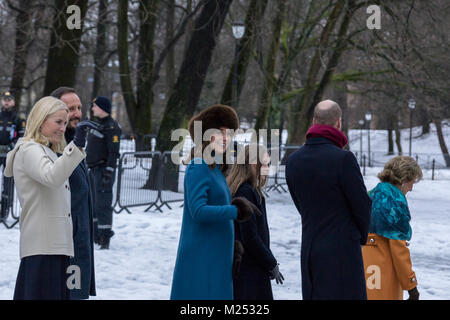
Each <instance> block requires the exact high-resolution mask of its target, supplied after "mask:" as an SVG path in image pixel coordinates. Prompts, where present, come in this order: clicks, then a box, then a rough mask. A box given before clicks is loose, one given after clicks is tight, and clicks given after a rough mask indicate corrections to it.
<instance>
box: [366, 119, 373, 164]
mask: <svg viewBox="0 0 450 320" xmlns="http://www.w3.org/2000/svg"><path fill="white" fill-rule="evenodd" d="M370 120H372V114H371V113H370V112H367V113H366V121H367V128H368V131H367V147H368V148H367V149H368V151H367V153H368V157H367V162H368V166H369V167H370Z"/></svg>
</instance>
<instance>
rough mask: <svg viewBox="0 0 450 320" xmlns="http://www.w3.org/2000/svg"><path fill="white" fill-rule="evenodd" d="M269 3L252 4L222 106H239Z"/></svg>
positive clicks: (261, 0)
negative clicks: (234, 94) (234, 92)
mask: <svg viewBox="0 0 450 320" xmlns="http://www.w3.org/2000/svg"><path fill="white" fill-rule="evenodd" d="M267 2H268V0H251V2H250V5H249V8H248V11H247V16H246V18H245V33H244V36H243V37H242V39H241V40H240V41H239V43H238V45H237V46H238V48H237V50H238V52H239V55H238V56H237V57H236V56H235V59H234V60H233V64H232V65H231V68H230V71H229V72H228V77H227V80H226V82H225V87H224V88H223V92H222V98H221V99H220V101H221V103H222V104H225V105H230V106H231V105H232V106H234V107H235V108H236V107H237V106H238V105H239V103H238V102H239V96H240V94H241V92H242V88H243V87H244V83H245V79H246V77H245V75H246V73H247V67H248V64H249V61H250V57H251V55H252V50H253V46H254V42H255V37H256V33H257V30H258V25H259V23H260V22H261V20H262V19H263V17H264V11H265V10H266V6H267ZM236 64H237V68H236ZM236 69H237V71H236ZM235 72H237V75H236V77H237V84H236V100H237V101H233V79H234V76H235Z"/></svg>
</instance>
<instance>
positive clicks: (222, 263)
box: [170, 105, 253, 300]
mask: <svg viewBox="0 0 450 320" xmlns="http://www.w3.org/2000/svg"><path fill="white" fill-rule="evenodd" d="M194 122H195V123H194ZM194 125H195V126H194ZM237 128H238V117H237V114H236V112H235V111H234V110H233V109H232V108H231V107H228V106H224V105H214V106H212V107H209V108H207V109H205V110H203V111H202V112H200V114H198V115H197V116H195V117H193V118H192V119H191V121H190V123H189V132H190V134H191V137H193V138H194V142H196V145H197V146H200V145H201V146H202V148H201V149H200V148H199V149H200V151H202V154H201V156H200V157H197V154H196V153H195V150H194V149H195V147H194V148H193V150H192V153H191V161H190V163H189V165H188V166H187V168H186V173H185V178H184V211H183V221H182V226H181V234H180V242H179V245H178V253H177V258H176V263H175V270H174V274H173V280H172V291H171V295H170V298H171V299H172V300H232V299H233V280H232V266H233V251H234V225H233V221H234V220H236V219H238V220H246V219H248V218H250V216H251V214H252V213H253V208H252V207H251V205H250V204H249V203H248V202H247V201H246V200H245V199H237V200H234V201H233V203H232V201H231V195H230V190H229V189H228V185H227V182H226V180H225V177H224V175H223V172H224V171H225V170H226V164H225V163H224V161H223V159H224V155H225V150H226V148H227V147H228V146H229V143H230V142H231V135H230V134H229V133H230V130H228V131H227V129H233V130H236V129H237ZM208 129H216V130H214V131H215V132H213V133H212V135H211V136H210V139H207V141H205V142H203V143H202V142H201V141H195V138H196V137H197V136H199V134H201V136H202V137H203V136H204V133H205V131H207V130H208ZM217 129H218V130H217ZM195 131H197V132H195ZM195 133H197V135H196V134H195ZM208 133H211V131H208V132H206V134H205V136H207V135H208ZM208 153H209V154H211V155H213V158H211V157H208V156H207V154H208ZM220 162H222V164H221V165H219V163H220Z"/></svg>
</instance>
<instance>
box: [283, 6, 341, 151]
mask: <svg viewBox="0 0 450 320" xmlns="http://www.w3.org/2000/svg"><path fill="white" fill-rule="evenodd" d="M345 4H346V1H345V0H339V1H338V2H337V3H336V4H335V5H334V8H333V11H332V12H331V14H330V16H329V18H328V20H327V23H326V25H325V27H324V29H323V31H322V33H321V35H320V40H319V44H318V46H317V49H316V51H315V54H314V56H313V58H312V60H311V63H310V65H309V71H308V76H307V80H306V84H305V90H304V92H303V94H302V97H301V99H300V102H299V104H298V106H297V110H296V112H295V122H296V124H297V125H296V126H295V127H294V131H293V132H292V134H290V135H289V137H290V139H289V140H290V141H289V143H290V144H302V143H303V141H304V135H305V133H306V130H307V128H308V125H309V123H310V120H311V117H312V116H311V115H312V110H310V109H311V105H312V104H313V101H314V100H316V99H314V97H317V94H316V93H317V88H316V82H317V77H318V75H319V71H320V67H321V60H322V57H321V55H322V52H323V50H325V48H327V47H328V45H329V44H328V40H329V37H330V35H331V33H332V32H333V29H334V27H335V25H336V23H337V21H338V20H339V17H340V15H341V13H342V12H343V11H344V8H345ZM347 12H349V11H347ZM346 16H348V13H347V14H346ZM347 20H348V19H344V22H346V21H347ZM344 22H343V23H342V26H341V30H342V31H343V29H344V28H343V27H344V26H345V24H344ZM347 27H348V26H347ZM345 31H346V28H345ZM340 34H341V37H342V32H340ZM337 43H338V45H337V47H336V49H335V52H336V51H337V49H338V48H341V46H342V43H339V41H337ZM324 84H325V83H324ZM322 88H323V86H322ZM312 108H314V106H313V107H312Z"/></svg>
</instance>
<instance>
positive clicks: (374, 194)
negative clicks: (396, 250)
mask: <svg viewBox="0 0 450 320" xmlns="http://www.w3.org/2000/svg"><path fill="white" fill-rule="evenodd" d="M369 196H370V198H371V199H372V216H371V219H370V226H369V233H375V234H378V235H380V236H383V237H386V238H389V239H393V240H410V239H411V235H412V230H411V226H410V224H409V221H410V220H411V215H410V213H409V209H408V202H407V201H406V198H405V196H404V194H403V192H402V191H401V190H400V189H399V188H397V187H396V186H394V185H392V184H390V183H388V182H380V183H379V184H378V185H377V186H376V187H375V188H374V189H372V190H370V191H369Z"/></svg>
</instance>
